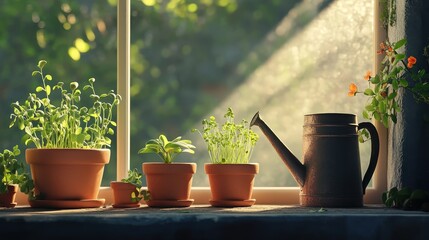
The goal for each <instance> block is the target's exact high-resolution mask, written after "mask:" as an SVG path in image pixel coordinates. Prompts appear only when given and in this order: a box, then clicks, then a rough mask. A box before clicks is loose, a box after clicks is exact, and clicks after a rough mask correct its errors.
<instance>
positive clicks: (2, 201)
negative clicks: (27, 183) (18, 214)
mask: <svg viewBox="0 0 429 240" xmlns="http://www.w3.org/2000/svg"><path fill="white" fill-rule="evenodd" d="M17 191H18V185H17V184H11V185H8V186H7V192H5V193H1V194H0V207H7V208H13V207H15V206H16V202H15V197H16V192H17Z"/></svg>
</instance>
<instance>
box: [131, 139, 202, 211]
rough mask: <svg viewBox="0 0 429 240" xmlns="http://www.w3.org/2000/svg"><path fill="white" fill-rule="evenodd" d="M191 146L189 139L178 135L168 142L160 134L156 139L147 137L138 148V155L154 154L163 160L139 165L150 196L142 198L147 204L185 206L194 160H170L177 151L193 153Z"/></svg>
mask: <svg viewBox="0 0 429 240" xmlns="http://www.w3.org/2000/svg"><path fill="white" fill-rule="evenodd" d="M194 148H195V146H194V145H192V142H191V141H190V140H186V139H182V138H181V137H180V136H179V137H177V138H175V139H174V140H171V141H169V140H168V139H167V137H166V136H165V135H163V134H161V135H160V136H159V137H158V138H157V139H151V140H149V141H147V142H146V145H145V146H144V147H143V148H142V149H140V150H139V152H138V153H139V154H145V153H156V154H157V155H158V156H159V157H160V158H161V160H162V161H163V163H158V162H146V163H143V164H142V169H143V173H144V174H145V175H146V183H147V188H148V191H149V193H150V199H149V200H147V201H146V203H147V205H148V206H149V207H189V206H190V205H191V204H192V203H193V201H194V200H193V199H190V198H189V197H190V193H191V186H192V177H193V174H194V173H195V172H196V169H197V165H196V164H195V163H173V160H174V159H175V157H176V156H178V155H179V154H181V153H190V154H193V153H194V150H193V149H194Z"/></svg>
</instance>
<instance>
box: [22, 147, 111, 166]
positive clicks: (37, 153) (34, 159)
mask: <svg viewBox="0 0 429 240" xmlns="http://www.w3.org/2000/svg"><path fill="white" fill-rule="evenodd" d="M25 160H26V162H27V163H28V164H51V165H74V164H82V165H100V164H102V165H104V164H108V163H109V161H110V149H107V148H102V149H81V148H28V149H26V150H25Z"/></svg>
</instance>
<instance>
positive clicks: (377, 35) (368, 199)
mask: <svg viewBox="0 0 429 240" xmlns="http://www.w3.org/2000/svg"><path fill="white" fill-rule="evenodd" d="M117 3H118V5H117V14H118V18H117V19H118V22H117V92H118V93H119V94H120V95H121V96H122V98H123V99H122V102H121V103H120V104H119V106H118V119H117V171H116V179H117V180H120V179H122V178H124V177H126V175H127V171H128V169H129V168H130V19H131V18H130V17H131V15H130V0H118V2H117ZM373 4H374V46H378V43H379V42H381V41H383V40H384V39H385V34H384V33H385V31H384V29H383V28H382V26H381V23H380V21H379V18H380V17H379V16H380V9H379V0H374V2H373ZM374 52H375V51H374ZM380 63H381V57H380V56H378V55H376V54H374V72H378V70H379V68H380ZM374 124H375V126H376V128H377V130H378V134H379V137H380V153H379V159H378V163H377V168H376V170H375V172H374V175H373V178H372V182H373V184H372V187H370V188H367V190H366V194H365V195H364V203H365V204H379V203H381V194H382V192H384V191H386V189H387V139H388V134H387V129H386V128H384V126H383V125H382V124H381V123H379V122H375V123H374ZM299 193H300V188H298V187H255V188H254V190H253V198H255V199H256V200H257V204H273V205H290V204H299ZM210 197H211V192H210V188H209V187H192V191H191V198H193V199H194V200H195V201H194V204H208V201H209V199H210ZM99 198H105V199H106V204H107V205H109V204H112V203H113V192H112V190H111V189H110V187H101V188H100V192H99ZM17 201H18V203H19V204H25V203H28V201H27V196H26V195H24V194H22V193H19V194H18V196H17Z"/></svg>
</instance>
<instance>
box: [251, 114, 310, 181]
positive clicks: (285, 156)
mask: <svg viewBox="0 0 429 240" xmlns="http://www.w3.org/2000/svg"><path fill="white" fill-rule="evenodd" d="M252 126H258V127H259V128H260V129H261V130H262V132H263V133H264V135H265V136H266V137H267V138H268V140H269V141H270V143H271V145H272V146H273V147H274V149H275V150H276V152H277V154H278V155H279V156H280V158H281V159H282V160H283V162H284V163H285V164H286V166H287V167H288V168H289V170H290V172H291V173H292V176H293V177H294V179H295V181H296V182H297V183H298V184H299V185H300V186H301V187H303V186H304V182H305V172H306V169H305V166H304V165H303V164H302V163H301V162H300V161H299V160H298V159H297V158H296V157H295V155H293V153H292V152H291V151H290V150H289V149H288V148H287V147H286V146H285V145H284V144H283V143H282V141H281V140H280V139H279V138H278V137H277V136H276V135H275V134H274V132H273V131H272V130H271V129H270V128H269V127H268V126H267V124H266V123H265V122H264V121H263V120H262V119H261V118H260V116H259V112H257V113H256V114H255V115H254V116H253V118H252V121H251V122H250V127H252Z"/></svg>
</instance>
